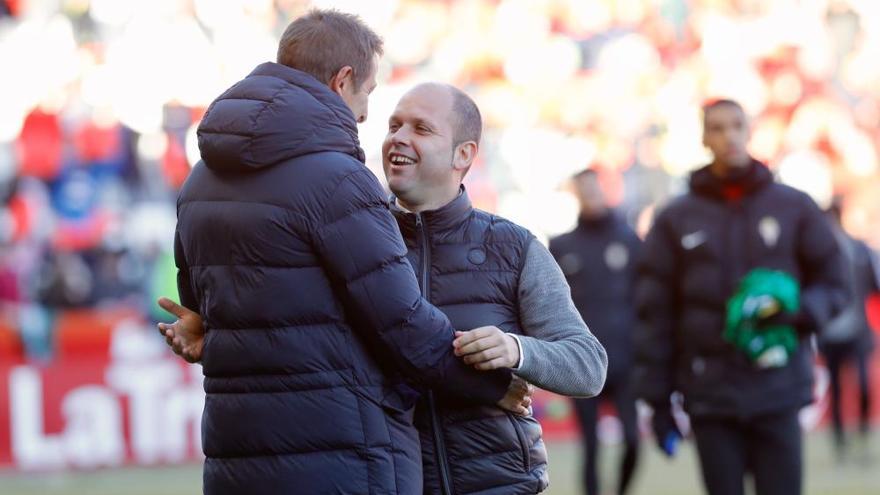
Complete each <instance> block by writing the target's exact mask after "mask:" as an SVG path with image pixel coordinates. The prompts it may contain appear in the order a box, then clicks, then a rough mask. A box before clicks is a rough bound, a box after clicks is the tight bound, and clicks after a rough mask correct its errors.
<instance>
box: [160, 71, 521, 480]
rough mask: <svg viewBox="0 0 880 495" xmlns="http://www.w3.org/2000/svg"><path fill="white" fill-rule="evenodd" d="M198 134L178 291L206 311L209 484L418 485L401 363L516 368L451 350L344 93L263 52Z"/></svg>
mask: <svg viewBox="0 0 880 495" xmlns="http://www.w3.org/2000/svg"><path fill="white" fill-rule="evenodd" d="M199 147H200V149H201V152H202V158H203V160H204V162H203V163H199V164H197V165H196V166H195V168H194V169H193V171H192V174H191V175H190V177H189V178H188V179H187V181H186V183H185V185H184V187H183V190H182V191H181V194H180V199H179V203H178V232H177V239H176V258H177V263H178V267H179V286H180V292H181V299H182V302H183V303H184V305H186V306H187V307H189V308H190V309H194V310H196V311H198V312H199V313H201V315H202V317H203V318H204V322H205V326H206V329H207V335H206V338H205V348H204V354H203V360H202V364H203V370H204V374H205V382H204V386H205V392H206V393H207V397H206V400H205V410H204V415H203V418H202V434H203V447H204V452H205V455H206V457H207V458H206V460H205V471H204V491H205V493H207V494H242V493H248V494H273V495H274V494H279V493H315V494H318V493H346V494H358V493H359V494H388V493H395V494H404V495H410V494H413V493H418V492H419V491H420V490H421V489H422V476H421V452H420V448H419V439H418V433H417V431H416V429H415V427H414V426H413V424H412V406H413V404H414V400H413V399H414V398H413V397H412V396H411V395H409V396H408V395H407V394H405V393H404V391H405V389H404V388H402V387H400V386H399V384H400V383H401V380H399V379H398V378H397V377H398V376H399V374H401V373H402V374H405V375H406V376H407V377H410V378H413V379H415V380H417V381H418V383H420V384H421V385H423V386H431V387H436V388H440V389H443V390H447V391H449V392H450V393H453V392H456V391H457V392H458V393H460V394H464V395H465V396H467V397H469V398H471V399H474V400H478V401H480V402H482V403H486V404H494V403H495V401H497V400H498V399H500V398H501V397H502V396H503V395H504V392H505V391H506V387H507V384H508V383H509V373H508V374H505V373H488V374H487V373H478V372H476V371H473V370H471V369H469V368H468V367H466V366H465V365H464V364H463V363H462V362H461V361H460V360H459V359H457V358H455V357H454V355H453V354H452V339H453V328H452V326H451V325H450V323H449V321H448V319H447V318H446V317H445V316H444V315H443V314H442V313H441V312H440V311H439V310H437V309H436V308H434V307H433V306H431V305H430V304H428V303H427V302H425V300H424V299H422V298H421V297H420V291H419V287H418V284H417V282H416V279H415V277H414V275H413V271H412V267H411V266H410V264H409V262H408V261H407V260H406V247H405V246H404V244H403V242H402V240H401V238H400V232H399V230H398V227H397V223H396V222H395V221H394V217H393V216H392V215H391V213H390V211H389V209H388V204H387V201H386V198H385V197H384V193H383V191H382V189H381V187H380V186H379V183H378V181H377V180H376V178H375V176H374V175H373V174H372V173H371V172H370V171H369V170H367V169H366V168H365V167H364V165H363V163H362V160H363V153H362V152H361V149H360V147H359V146H358V140H357V131H356V126H355V121H354V116H353V115H352V113H351V111H350V110H349V109H348V108H347V107H346V106H345V104H344V103H343V101H342V99H341V98H339V97H338V96H337V95H336V94H334V93H332V92H331V91H330V90H329V88H327V87H326V86H325V85H323V84H320V83H319V82H318V81H317V80H315V79H314V78H312V77H311V76H309V75H307V74H305V73H302V72H299V71H296V70H294V69H291V68H288V67H285V66H282V65H278V64H273V63H267V64H263V65H260V66H259V67H257V68H256V69H255V70H254V71H253V72H252V73H251V74H250V75H249V76H248V77H246V78H245V79H244V80H242V81H241V82H239V83H238V84H236V85H235V86H233V87H232V88H231V89H229V90H228V91H226V92H225V93H224V94H223V95H221V96H220V97H219V98H218V99H217V100H216V101H215V102H214V103H213V104H212V105H211V106H210V108H209V109H208V111H207V113H206V115H205V117H204V119H203V121H202V123H201V126H200V127H199Z"/></svg>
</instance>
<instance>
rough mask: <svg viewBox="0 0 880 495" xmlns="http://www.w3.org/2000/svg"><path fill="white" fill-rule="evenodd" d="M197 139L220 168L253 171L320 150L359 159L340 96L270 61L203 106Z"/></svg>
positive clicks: (211, 165)
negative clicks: (204, 110)
mask: <svg viewBox="0 0 880 495" xmlns="http://www.w3.org/2000/svg"><path fill="white" fill-rule="evenodd" d="M316 130H320V132H315V131H316ZM198 139H199V151H201V155H202V160H203V161H204V162H205V165H207V166H208V168H210V169H212V170H216V171H220V172H247V171H253V170H257V169H262V168H266V167H271V166H273V165H276V164H278V163H280V162H283V161H286V160H290V159H292V158H296V157H299V156H303V155H308V154H311V153H318V152H325V151H338V152H341V153H346V154H348V155H351V156H354V157H356V158H357V159H358V160H360V161H361V162H363V161H364V152H363V150H362V149H361V147H360V142H359V141H358V136H357V124H356V123H355V118H354V114H353V113H352V112H351V110H350V109H349V108H348V106H346V104H345V102H344V101H343V100H342V98H340V97H339V95H337V94H336V93H334V92H333V91H331V90H330V88H329V87H327V85H325V84H322V83H321V82H319V81H318V80H317V79H315V78H314V77H312V76H311V75H309V74H307V73H305V72H302V71H299V70H296V69H292V68H290V67H287V66H284V65H281V64H276V63H272V62H266V63H264V64H261V65H259V66H257V67H256V68H255V69H254V70H253V72H251V73H250V74H249V75H248V76H247V77H245V78H244V79H242V80H241V81H240V82H238V83H237V84H235V85H234V86H232V87H231V88H229V89H228V90H226V92H224V93H223V94H222V95H220V97H218V98H217V99H216V100H215V101H214V102H213V103H212V104H211V106H210V107H208V110H207V112H206V113H205V116H204V118H203V119H202V122H201V124H200V125H199V128H198Z"/></svg>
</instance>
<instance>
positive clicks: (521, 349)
mask: <svg viewBox="0 0 880 495" xmlns="http://www.w3.org/2000/svg"><path fill="white" fill-rule="evenodd" d="M508 335H510V336H511V337H513V340H515V341H516V347H517V349H519V361H517V362H516V366H513V367H512V368H510V369H512V370H518V369H520V368H522V365H523V346H522V342H520V340H519V335H517V334H515V333H509V334H508Z"/></svg>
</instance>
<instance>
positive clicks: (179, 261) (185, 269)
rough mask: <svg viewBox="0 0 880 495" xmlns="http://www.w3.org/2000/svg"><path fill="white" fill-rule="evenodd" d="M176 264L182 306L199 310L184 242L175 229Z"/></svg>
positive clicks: (191, 309) (178, 291)
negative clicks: (184, 251) (185, 254)
mask: <svg viewBox="0 0 880 495" xmlns="http://www.w3.org/2000/svg"><path fill="white" fill-rule="evenodd" d="M174 264H175V266H177V294H178V295H179V296H180V304H181V306H183V307H185V308H187V309H189V310H190V311H195V312H196V313H198V312H199V301H198V299H196V296H195V293H194V292H193V286H192V280H191V279H190V276H189V265H187V263H186V256H184V253H183V244H182V243H181V241H180V232H179V231H177V230H176V229H175V231H174Z"/></svg>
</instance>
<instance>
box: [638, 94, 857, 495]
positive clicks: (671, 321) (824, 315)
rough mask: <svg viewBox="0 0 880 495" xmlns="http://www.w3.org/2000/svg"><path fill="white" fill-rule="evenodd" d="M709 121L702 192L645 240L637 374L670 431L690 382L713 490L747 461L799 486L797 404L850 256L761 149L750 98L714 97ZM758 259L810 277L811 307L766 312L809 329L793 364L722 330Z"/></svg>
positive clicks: (735, 482) (762, 479)
mask: <svg viewBox="0 0 880 495" xmlns="http://www.w3.org/2000/svg"><path fill="white" fill-rule="evenodd" d="M703 132H704V134H703V142H704V144H705V145H706V146H707V147H708V148H709V149H710V150H711V151H712V154H713V156H714V161H713V162H712V164H711V165H709V166H707V167H704V168H702V169H700V170H697V171H696V172H694V173H693V174H692V175H691V178H690V192H689V193H687V194H685V195H684V196H682V197H680V198H677V199H675V200H674V201H672V203H671V204H670V205H668V206H667V207H666V208H665V209H664V210H663V211H661V212H660V213H659V214H658V215H657V217H656V219H655V221H654V225H653V227H652V228H651V231H650V233H649V234H648V236H647V239H646V241H645V248H644V250H643V253H644V255H643V258H642V263H641V266H640V276H639V281H638V283H637V288H636V304H637V308H638V311H639V315H640V319H641V322H642V326H641V327H640V328H639V330H637V332H636V369H635V377H634V383H635V384H636V387H637V392H638V393H639V395H640V396H641V397H643V398H644V399H645V400H647V401H648V402H649V403H651V404H652V405H653V407H654V421H653V422H654V429H655V434H656V435H657V436H658V440H659V441H661V442H662V440H663V438H664V437H665V436H666V434H667V433H668V432H669V431H670V430H672V429H674V426H673V425H674V423H673V422H672V421H671V416H670V413H669V397H670V394H671V393H672V392H673V391H679V392H681V393H682V394H683V396H684V400H685V409H686V410H687V412H688V413H689V414H690V417H691V425H692V428H693V432H694V435H695V437H696V442H697V450H698V452H699V456H700V463H701V466H702V471H703V480H704V482H705V485H706V489H707V491H708V492H709V493H710V494H712V495H718V494H734V495H739V494H742V493H743V478H744V475H745V473H746V472H747V471H750V472H751V473H752V474H753V476H754V480H755V486H756V490H757V494H758V495H771V494H772V495H787V494H799V493H801V480H802V466H801V431H800V425H799V423H798V410H799V409H800V408H801V407H803V406H805V405H806V404H808V403H810V402H811V400H812V375H813V374H812V364H813V353H812V352H811V349H810V342H809V340H808V337H809V335H810V334H811V333H813V332H815V331H817V330H818V329H820V328H821V327H822V326H823V325H824V324H825V323H826V322H828V321H829V320H830V319H831V318H832V317H834V315H835V314H837V313H838V312H839V311H840V310H841V309H842V308H843V307H845V305H846V304H847V301H848V295H847V289H846V279H845V275H844V269H843V263H842V258H841V255H840V253H839V250H838V247H837V242H836V240H835V237H834V234H833V233H832V231H831V229H830V227H829V225H828V222H827V220H826V219H825V218H824V216H823V214H822V212H821V211H820V210H819V208H818V207H817V206H816V204H815V203H814V202H813V201H812V200H811V199H810V198H809V197H808V196H807V195H806V194H804V193H802V192H800V191H797V190H795V189H792V188H790V187H787V186H784V185H781V184H777V183H775V182H774V181H773V176H772V175H771V174H770V171H769V170H768V169H767V167H765V166H764V165H763V164H761V163H759V162H757V161H755V160H754V159H752V158H751V157H750V156H749V155H748V152H747V151H746V143H747V140H748V125H747V123H746V117H745V114H744V112H743V110H742V107H740V105H739V104H737V103H736V102H733V101H730V100H720V101H717V102H715V103H712V104H710V105H707V106H706V107H705V108H704V130H703ZM758 267H762V268H768V269H772V270H779V271H782V272H785V273H787V274H789V275H791V276H792V277H794V278H795V279H796V280H797V281H798V283H799V284H800V287H801V299H800V306H801V310H800V311H799V312H796V313H777V314H775V315H773V316H770V317H769V321H765V322H764V324H766V325H768V326H769V325H770V324H777V323H778V324H786V325H790V326H792V327H794V328H795V329H796V330H797V332H798V334H799V335H800V337H801V339H800V346H799V348H798V350H797V351H796V352H795V354H794V355H793V356H791V358H790V359H789V360H788V362H787V364H784V365H782V366H779V367H774V368H760V367H759V366H757V365H756V364H755V363H752V362H750V361H749V359H748V358H747V357H746V354H745V353H744V352H743V351H741V350H738V349H737V348H735V347H734V346H732V345H731V344H730V343H728V342H727V341H726V340H725V339H724V338H723V337H722V331H723V329H724V325H725V305H726V303H727V301H728V299H729V298H730V297H731V296H732V295H733V294H734V292H735V291H736V289H737V285H738V283H739V282H740V280H741V279H742V277H743V276H744V275H746V273H748V272H750V271H751V270H752V269H754V268H758Z"/></svg>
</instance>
